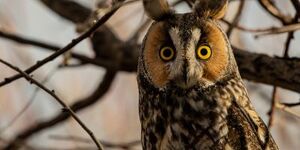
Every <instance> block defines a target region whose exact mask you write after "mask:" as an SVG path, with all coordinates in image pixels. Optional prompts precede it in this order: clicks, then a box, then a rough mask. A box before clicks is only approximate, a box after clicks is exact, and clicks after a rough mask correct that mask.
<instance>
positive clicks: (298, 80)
mask: <svg viewBox="0 0 300 150" xmlns="http://www.w3.org/2000/svg"><path fill="white" fill-rule="evenodd" d="M233 49H234V54H235V58H236V60H237V63H238V66H239V70H240V73H241V75H242V77H243V78H244V79H247V80H250V81H255V82H260V83H265V84H269V85H274V86H278V87H282V88H285V89H289V90H292V91H295V92H300V70H299V69H298V68H299V67H300V59H298V58H279V57H275V58H273V57H270V56H267V55H264V54H255V53H251V52H248V51H244V50H241V49H239V48H237V47H234V46H233Z"/></svg>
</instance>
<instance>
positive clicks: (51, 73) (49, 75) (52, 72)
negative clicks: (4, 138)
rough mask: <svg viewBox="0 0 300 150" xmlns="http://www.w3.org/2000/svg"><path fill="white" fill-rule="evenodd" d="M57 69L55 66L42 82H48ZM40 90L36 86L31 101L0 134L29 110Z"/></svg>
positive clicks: (0, 130)
mask: <svg viewBox="0 0 300 150" xmlns="http://www.w3.org/2000/svg"><path fill="white" fill-rule="evenodd" d="M56 71H57V68H55V69H54V70H53V71H51V72H50V73H49V74H48V75H47V77H46V78H45V79H44V80H43V81H41V84H45V83H46V82H48V81H49V80H50V78H51V77H52V76H53V75H54V73H55V72H56ZM39 90H40V88H39V87H36V88H35V90H34V92H33V94H32V96H31V97H30V99H29V101H28V102H27V103H26V105H25V106H24V107H23V108H22V109H21V110H20V111H19V112H18V113H17V114H16V115H15V117H13V119H11V120H10V121H8V123H7V125H6V126H5V127H4V128H1V129H0V136H1V134H2V133H4V132H5V131H6V130H7V129H8V128H9V127H11V126H12V125H13V124H15V123H16V121H17V120H18V119H19V118H20V117H21V116H22V115H23V114H24V113H25V111H26V110H28V108H29V107H30V106H31V105H32V103H33V102H34V100H35V98H36V96H37V93H38V91H39Z"/></svg>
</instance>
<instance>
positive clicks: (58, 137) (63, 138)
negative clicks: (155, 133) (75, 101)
mask: <svg viewBox="0 0 300 150" xmlns="http://www.w3.org/2000/svg"><path fill="white" fill-rule="evenodd" d="M50 138H51V139H54V140H59V141H75V142H82V143H91V142H92V141H91V140H90V139H87V138H82V137H77V136H62V135H53V136H50ZM99 141H100V143H101V144H102V145H103V146H104V147H107V148H122V149H130V148H131V147H133V146H136V145H139V144H141V141H140V140H136V141H133V142H125V143H111V142H107V141H103V140H99Z"/></svg>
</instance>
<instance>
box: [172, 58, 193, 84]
mask: <svg viewBox="0 0 300 150" xmlns="http://www.w3.org/2000/svg"><path fill="white" fill-rule="evenodd" d="M190 69H191V67H190V65H189V62H188V60H184V63H183V64H182V67H181V71H180V74H177V77H176V78H175V79H174V80H175V83H176V84H177V85H178V86H179V87H181V88H190V87H192V86H194V85H195V84H196V83H197V82H196V78H195V77H194V76H191V75H190V74H189V72H190Z"/></svg>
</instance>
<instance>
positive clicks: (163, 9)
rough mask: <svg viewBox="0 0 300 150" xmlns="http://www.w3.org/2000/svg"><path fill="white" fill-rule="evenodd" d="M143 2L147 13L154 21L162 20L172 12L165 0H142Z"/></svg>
mask: <svg viewBox="0 0 300 150" xmlns="http://www.w3.org/2000/svg"><path fill="white" fill-rule="evenodd" d="M143 4H144V8H145V11H146V13H147V15H148V16H149V17H150V18H152V19H153V20H156V21H160V20H162V19H163V18H165V17H166V16H168V15H169V14H171V12H172V11H171V9H170V6H169V4H168V1H167V0H143Z"/></svg>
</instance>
